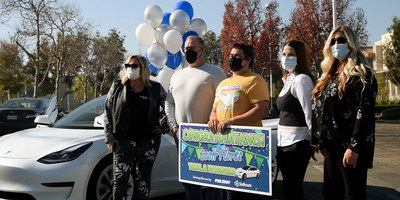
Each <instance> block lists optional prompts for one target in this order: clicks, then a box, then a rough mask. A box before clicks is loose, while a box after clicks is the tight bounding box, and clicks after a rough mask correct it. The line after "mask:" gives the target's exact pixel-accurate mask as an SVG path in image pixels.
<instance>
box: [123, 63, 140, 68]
mask: <svg viewBox="0 0 400 200" xmlns="http://www.w3.org/2000/svg"><path fill="white" fill-rule="evenodd" d="M125 67H126V68H128V67H130V68H133V69H135V68H138V67H139V65H138V64H125Z"/></svg>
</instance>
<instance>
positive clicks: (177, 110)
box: [165, 36, 226, 200]
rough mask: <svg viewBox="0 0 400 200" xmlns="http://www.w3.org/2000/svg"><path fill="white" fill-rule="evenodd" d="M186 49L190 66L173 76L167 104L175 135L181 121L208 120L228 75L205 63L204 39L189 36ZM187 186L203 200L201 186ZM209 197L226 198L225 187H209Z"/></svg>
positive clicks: (191, 199) (190, 197)
mask: <svg viewBox="0 0 400 200" xmlns="http://www.w3.org/2000/svg"><path fill="white" fill-rule="evenodd" d="M184 50H185V55H186V60H187V62H188V63H189V67H186V68H183V69H181V70H178V71H176V72H175V73H174V74H173V75H172V77H171V81H170V85H169V91H168V95H167V100H166V103H165V112H166V114H167V118H168V122H169V124H170V126H171V127H172V131H171V132H172V134H174V135H175V134H176V133H177V131H178V126H179V123H203V124H205V123H207V121H208V116H209V115H210V112H211V108H212V103H213V100H214V94H215V89H216V88H217V86H218V84H219V83H220V82H221V81H222V80H223V79H225V78H226V75H225V74H224V72H222V70H221V69H220V68H218V67H217V66H213V65H209V64H207V63H206V62H205V60H204V52H205V49H204V41H203V39H201V38H200V37H197V36H189V37H188V38H187V39H186V42H185V48H184ZM175 138H176V137H175ZM177 145H178V144H177ZM183 186H184V188H185V192H186V199H187V200H202V199H203V193H202V190H201V186H199V185H194V184H189V183H183ZM205 198H206V199H208V200H219V199H222V190H221V189H216V188H210V187H208V188H207V189H206V195H205Z"/></svg>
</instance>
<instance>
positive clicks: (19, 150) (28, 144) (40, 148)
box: [0, 128, 104, 159]
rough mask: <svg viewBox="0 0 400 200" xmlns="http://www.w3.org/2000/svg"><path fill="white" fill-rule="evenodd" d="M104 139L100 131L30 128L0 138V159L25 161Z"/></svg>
mask: <svg viewBox="0 0 400 200" xmlns="http://www.w3.org/2000/svg"><path fill="white" fill-rule="evenodd" d="M102 138H104V135H103V131H102V130H99V129H98V130H95V129H87V130H85V129H60V128H32V129H27V130H23V131H19V132H16V133H12V134H9V135H6V136H4V137H2V138H0V158H18V159H27V158H32V157H37V156H44V155H47V154H49V153H52V152H56V151H60V150H62V149H65V148H67V147H70V146H72V145H75V144H79V143H81V142H85V141H93V140H96V139H102Z"/></svg>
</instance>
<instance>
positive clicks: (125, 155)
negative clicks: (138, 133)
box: [113, 137, 161, 200]
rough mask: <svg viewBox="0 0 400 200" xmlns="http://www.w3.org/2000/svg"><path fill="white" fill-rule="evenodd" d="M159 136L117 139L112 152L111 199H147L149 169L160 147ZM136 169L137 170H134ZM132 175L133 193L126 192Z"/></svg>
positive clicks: (149, 178) (149, 177)
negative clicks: (145, 138) (126, 139)
mask: <svg viewBox="0 0 400 200" xmlns="http://www.w3.org/2000/svg"><path fill="white" fill-rule="evenodd" d="M160 143H161V138H160V137H158V138H155V139H149V140H140V141H119V145H118V146H117V148H116V150H115V152H114V182H113V199H114V200H120V199H121V200H122V199H126V197H127V196H130V195H132V199H147V198H148V197H149V194H150V185H151V170H152V168H153V164H154V161H155V159H156V156H157V153H158V149H159V148H160ZM136 169H137V170H136ZM131 174H132V176H133V184H134V185H133V186H134V187H133V194H128V189H129V187H130V185H129V184H128V183H129V176H130V175H131Z"/></svg>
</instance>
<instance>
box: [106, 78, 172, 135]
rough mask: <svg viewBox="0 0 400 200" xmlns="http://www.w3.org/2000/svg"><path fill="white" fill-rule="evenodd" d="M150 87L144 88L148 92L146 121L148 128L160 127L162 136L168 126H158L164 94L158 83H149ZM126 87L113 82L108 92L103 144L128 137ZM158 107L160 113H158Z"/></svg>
mask: <svg viewBox="0 0 400 200" xmlns="http://www.w3.org/2000/svg"><path fill="white" fill-rule="evenodd" d="M128 82H129V81H127V83H128ZM151 85H152V86H151V87H146V88H148V90H149V98H150V103H149V109H148V111H149V112H148V113H147V120H148V122H150V123H149V124H150V126H151V127H154V126H160V127H161V129H162V130H163V132H164V134H165V133H167V132H169V129H168V124H167V123H166V120H165V123H163V124H160V118H161V117H162V115H164V114H163V113H164V101H165V97H166V92H165V90H164V88H163V87H162V86H161V85H160V83H157V82H154V81H151ZM127 87H128V86H127V85H122V84H121V81H120V80H118V81H115V82H114V83H113V85H112V86H111V88H110V90H109V91H108V94H107V98H106V101H105V109H104V113H105V115H104V133H105V142H106V143H108V142H110V141H112V140H118V139H119V138H120V137H121V136H122V137H125V138H126V136H128V134H129V132H131V131H132V130H129V123H130V120H131V118H130V116H131V115H130V113H129V112H130V108H129V106H130V105H129V104H127ZM160 106H161V107H162V111H161V112H160Z"/></svg>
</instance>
